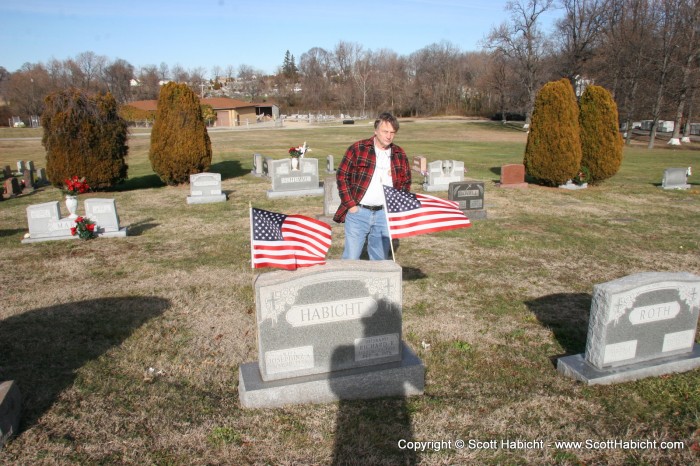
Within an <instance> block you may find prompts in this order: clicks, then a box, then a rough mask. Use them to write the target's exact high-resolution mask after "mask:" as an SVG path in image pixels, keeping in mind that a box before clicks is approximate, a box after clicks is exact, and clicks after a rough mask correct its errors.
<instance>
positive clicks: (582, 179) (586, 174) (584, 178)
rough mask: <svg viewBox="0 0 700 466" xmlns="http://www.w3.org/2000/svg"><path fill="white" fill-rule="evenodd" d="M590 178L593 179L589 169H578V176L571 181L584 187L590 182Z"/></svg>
mask: <svg viewBox="0 0 700 466" xmlns="http://www.w3.org/2000/svg"><path fill="white" fill-rule="evenodd" d="M590 177H591V172H590V171H589V170H588V168H586V167H581V168H579V169H578V171H577V172H576V176H574V177H573V178H572V179H571V181H572V182H573V183H574V184H577V185H579V186H582V185H584V184H586V183H588V180H589V179H590Z"/></svg>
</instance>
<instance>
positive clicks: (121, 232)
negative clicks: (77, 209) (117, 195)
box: [84, 198, 127, 237]
mask: <svg viewBox="0 0 700 466" xmlns="http://www.w3.org/2000/svg"><path fill="white" fill-rule="evenodd" d="M84 205H85V217H87V218H89V219H90V220H92V221H93V222H95V226H96V232H97V235H98V236H105V237H123V236H126V234H127V229H126V227H124V228H122V227H120V226H119V214H118V213H117V203H116V200H114V199H100V198H90V199H86V200H85V202H84Z"/></svg>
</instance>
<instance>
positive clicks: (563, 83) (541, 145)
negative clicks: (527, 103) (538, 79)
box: [523, 79, 581, 186]
mask: <svg viewBox="0 0 700 466" xmlns="http://www.w3.org/2000/svg"><path fill="white" fill-rule="evenodd" d="M578 113H579V111H578V104H577V103H576V96H575V95H574V90H573V88H572V87H571V84H570V83H569V81H568V80H566V79H560V80H559V81H553V82H549V83H547V84H545V85H544V86H543V87H542V89H540V91H539V92H538V94H537V97H536V98H535V107H534V109H533V112H532V120H531V123H530V132H529V133H528V137H527V144H526V146H525V156H524V161H523V163H524V165H525V170H526V172H527V173H528V174H529V175H530V176H531V177H533V178H535V179H537V180H538V181H540V182H541V183H543V184H546V185H550V186H558V185H560V184H564V183H566V181H568V180H570V179H571V178H573V177H574V175H576V173H577V170H578V168H579V167H580V166H581V139H580V130H579V122H578Z"/></svg>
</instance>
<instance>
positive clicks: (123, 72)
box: [103, 58, 134, 105]
mask: <svg viewBox="0 0 700 466" xmlns="http://www.w3.org/2000/svg"><path fill="white" fill-rule="evenodd" d="M103 77H104V80H105V83H106V85H107V89H108V90H109V92H111V93H112V95H113V96H114V99H115V100H116V101H117V103H118V104H120V105H121V104H125V103H126V102H128V101H129V100H130V98H131V80H132V79H133V77H134V67H133V66H132V65H131V64H130V63H129V62H127V61H126V60H122V59H121V58H118V59H116V60H115V61H113V62H112V63H111V64H109V65H108V66H107V67H106V68H105V69H104V75H103Z"/></svg>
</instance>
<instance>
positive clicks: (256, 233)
mask: <svg viewBox="0 0 700 466" xmlns="http://www.w3.org/2000/svg"><path fill="white" fill-rule="evenodd" d="M250 221H251V227H250V233H251V234H250V249H251V258H252V266H253V268H254V269H257V268H260V267H278V268H282V269H288V270H295V269H296V268H297V267H308V266H311V265H320V264H325V263H326V253H328V249H329V248H330V246H331V227H330V225H328V224H327V223H325V222H321V221H320V220H316V219H313V218H311V217H306V216H304V215H285V214H279V213H276V212H269V211H267V210H262V209H256V208H254V207H251V213H250Z"/></svg>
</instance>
